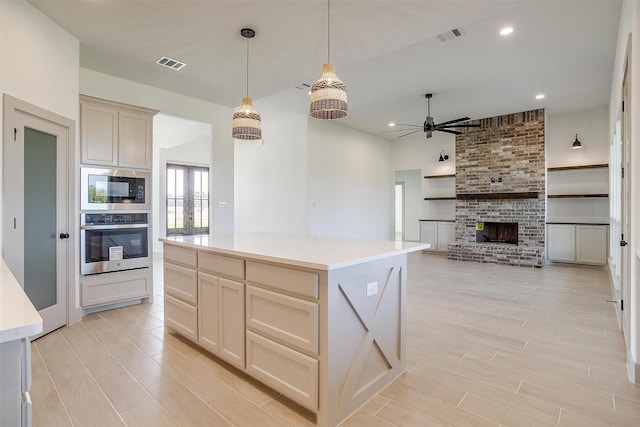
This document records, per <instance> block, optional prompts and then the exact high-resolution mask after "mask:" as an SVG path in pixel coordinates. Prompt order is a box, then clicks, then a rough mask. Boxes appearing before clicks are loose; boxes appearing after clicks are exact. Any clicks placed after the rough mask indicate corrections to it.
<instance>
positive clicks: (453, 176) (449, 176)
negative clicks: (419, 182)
mask: <svg viewBox="0 0 640 427" xmlns="http://www.w3.org/2000/svg"><path fill="white" fill-rule="evenodd" d="M455 177H456V174H455V173H454V174H451V175H426V176H425V177H424V179H438V178H455Z"/></svg>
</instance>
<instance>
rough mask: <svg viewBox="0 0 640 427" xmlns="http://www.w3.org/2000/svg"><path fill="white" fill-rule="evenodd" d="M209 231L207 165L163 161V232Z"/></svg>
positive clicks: (191, 233) (203, 232)
mask: <svg viewBox="0 0 640 427" xmlns="http://www.w3.org/2000/svg"><path fill="white" fill-rule="evenodd" d="M194 234H209V168H206V167H198V166H187V165H176V164H167V236H169V235H174V236H175V235H181V236H190V235H194Z"/></svg>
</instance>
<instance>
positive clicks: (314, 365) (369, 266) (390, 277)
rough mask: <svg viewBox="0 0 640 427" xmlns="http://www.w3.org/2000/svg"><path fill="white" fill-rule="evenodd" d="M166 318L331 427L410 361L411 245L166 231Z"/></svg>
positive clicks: (418, 245)
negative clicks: (179, 234)
mask: <svg viewBox="0 0 640 427" xmlns="http://www.w3.org/2000/svg"><path fill="white" fill-rule="evenodd" d="M160 240H161V241H162V242H163V243H164V289H165V325H166V326H167V327H169V328H171V329H173V330H175V331H176V332H178V333H179V334H181V335H183V336H185V337H186V338H188V339H190V340H192V341H194V342H196V343H198V344H199V345H200V346H202V347H203V348H205V349H207V350H209V351H211V352H212V353H213V354H215V355H217V356H218V357H220V358H221V359H223V360H225V361H227V362H229V363H231V364H233V365H234V366H236V367H237V368H239V369H240V370H242V371H243V372H246V373H248V374H249V375H251V376H253V377H254V378H256V379H258V380H259V381H261V382H263V383H264V384H266V385H268V386H270V387H272V388H273V389H275V390H277V391H279V392H280V393H282V394H283V395H285V396H287V397H288V398H290V399H291V400H293V401H295V402H297V403H298V404H300V405H302V406H303V407H305V408H308V409H309V410H311V411H313V412H315V413H316V414H317V424H318V425H319V426H335V425H337V424H339V423H340V422H341V421H342V420H344V419H345V418H346V417H348V416H349V415H350V414H351V413H352V412H353V411H355V410H356V409H358V408H359V407H360V406H361V405H363V404H364V403H365V402H367V400H369V399H370V398H371V397H373V396H374V395H375V394H376V393H378V392H379V391H380V390H382V388H384V387H385V386H386V385H387V384H389V383H390V382H391V381H393V380H394V379H395V378H396V377H397V376H398V375H400V374H401V373H402V372H403V371H404V370H405V366H406V343H405V329H406V328H405V317H406V316H405V308H406V286H407V283H406V282H407V253H409V252H412V251H419V250H423V249H426V248H428V247H429V245H428V244H421V243H407V242H392V241H370V240H357V239H338V238H328V237H316V236H308V235H289V234H280V233H243V234H233V235H219V236H185V237H169V238H163V239H160Z"/></svg>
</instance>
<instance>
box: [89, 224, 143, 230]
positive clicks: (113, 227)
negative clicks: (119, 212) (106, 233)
mask: <svg viewBox="0 0 640 427" xmlns="http://www.w3.org/2000/svg"><path fill="white" fill-rule="evenodd" d="M148 227H149V224H113V225H111V224H110V225H81V226H80V229H81V230H117V229H122V228H148Z"/></svg>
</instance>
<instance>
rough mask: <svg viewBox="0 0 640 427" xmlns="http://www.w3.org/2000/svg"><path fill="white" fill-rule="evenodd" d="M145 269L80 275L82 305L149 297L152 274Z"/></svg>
mask: <svg viewBox="0 0 640 427" xmlns="http://www.w3.org/2000/svg"><path fill="white" fill-rule="evenodd" d="M145 270H148V269H144V270H139V271H141V272H139V273H138V272H136V271H124V272H112V273H109V274H93V275H89V276H83V277H81V279H80V283H81V288H82V292H81V305H82V307H94V306H99V305H104V304H109V303H115V302H119V301H126V300H133V299H138V298H149V297H151V293H152V291H151V289H152V276H151V274H150V272H148V271H145Z"/></svg>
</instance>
